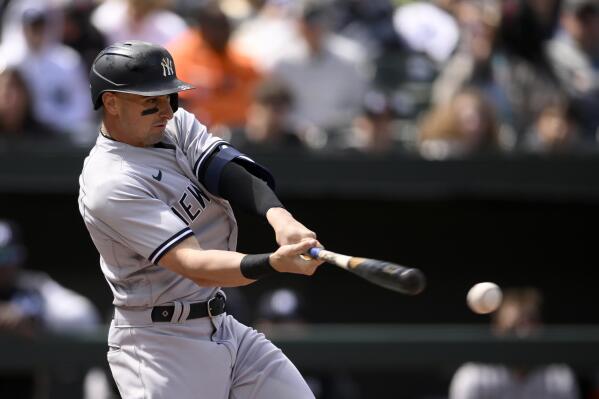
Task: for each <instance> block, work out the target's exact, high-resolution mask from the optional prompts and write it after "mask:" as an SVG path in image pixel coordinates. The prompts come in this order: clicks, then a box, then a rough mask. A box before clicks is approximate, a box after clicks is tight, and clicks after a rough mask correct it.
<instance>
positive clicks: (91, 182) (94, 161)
mask: <svg viewBox="0 0 599 399" xmlns="http://www.w3.org/2000/svg"><path fill="white" fill-rule="evenodd" d="M142 169H144V167H143V166H141V165H139V164H136V163H132V162H128V161H127V160H126V159H124V158H123V157H121V156H118V155H117V154H114V153H110V152H103V151H99V150H98V149H94V150H92V152H91V153H90V155H89V156H88V157H87V159H86V160H85V165H84V168H83V171H82V173H81V179H80V186H81V189H82V190H83V191H85V194H86V197H87V198H88V201H89V203H88V205H89V206H91V207H94V205H101V204H102V202H103V201H104V200H105V199H107V198H111V197H114V196H115V195H119V193H128V194H131V195H133V194H134V193H135V192H141V191H144V190H145V187H144V184H143V181H144V179H143V174H144V170H142Z"/></svg>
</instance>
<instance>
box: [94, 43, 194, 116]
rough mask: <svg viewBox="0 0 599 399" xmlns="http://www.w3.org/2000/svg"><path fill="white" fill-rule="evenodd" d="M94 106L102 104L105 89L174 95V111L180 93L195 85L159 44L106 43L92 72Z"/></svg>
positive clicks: (140, 93) (172, 103) (141, 93)
mask: <svg viewBox="0 0 599 399" xmlns="http://www.w3.org/2000/svg"><path fill="white" fill-rule="evenodd" d="M89 75H90V76H89V80H90V87H91V95H92V101H93V103H94V109H98V108H100V107H101V106H102V93H105V92H107V91H115V92H119V93H131V94H138V95H140V96H162V95H166V94H170V95H171V107H172V108H173V112H174V111H176V110H177V108H178V106H179V101H178V95H177V93H178V92H180V91H183V90H189V89H193V88H194V87H193V86H192V85H190V84H188V83H185V82H183V81H181V80H179V79H178V78H177V74H176V73H175V63H174V62H173V57H172V56H171V55H170V53H169V52H168V51H167V50H166V49H165V48H164V47H162V46H158V45H156V44H152V43H147V42H142V41H137V40H131V41H126V42H119V43H115V44H112V45H110V46H108V47H106V48H105V49H104V50H102V51H101V52H100V54H98V56H97V57H96V59H95V60H94V63H93V65H92V67H91V71H90V74H89Z"/></svg>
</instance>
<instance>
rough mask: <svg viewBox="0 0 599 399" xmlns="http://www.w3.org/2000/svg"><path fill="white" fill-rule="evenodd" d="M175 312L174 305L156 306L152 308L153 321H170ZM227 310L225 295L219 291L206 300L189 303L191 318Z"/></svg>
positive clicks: (189, 317) (215, 314)
mask: <svg viewBox="0 0 599 399" xmlns="http://www.w3.org/2000/svg"><path fill="white" fill-rule="evenodd" d="M174 312H175V306H174V305H167V306H154V308H153V309H152V321H154V322H157V321H165V322H166V321H168V322H170V321H171V320H172V318H173V313H174ZM224 312H225V296H224V295H223V294H221V293H220V292H218V293H217V294H216V295H215V296H214V298H212V299H210V300H208V301H206V302H195V303H192V304H190V305H189V316H187V320H189V319H199V318H201V317H207V316H210V317H213V316H218V315H219V314H222V313H224Z"/></svg>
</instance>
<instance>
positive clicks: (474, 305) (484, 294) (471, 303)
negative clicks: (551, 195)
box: [466, 282, 503, 314]
mask: <svg viewBox="0 0 599 399" xmlns="http://www.w3.org/2000/svg"><path fill="white" fill-rule="evenodd" d="M502 299H503V293H502V292H501V288H499V286H498V285H497V284H495V283H491V282H484V283H478V284H475V285H474V286H473V287H472V288H470V291H468V295H467V296H466V302H467V303H468V307H470V309H471V310H472V311H473V312H474V313H478V314H486V313H492V312H494V311H496V310H497V308H499V305H501V300H502Z"/></svg>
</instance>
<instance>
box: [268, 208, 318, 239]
mask: <svg viewBox="0 0 599 399" xmlns="http://www.w3.org/2000/svg"><path fill="white" fill-rule="evenodd" d="M266 219H267V220H268V223H269V224H270V225H271V226H272V228H273V230H274V231H275V235H276V238H277V243H278V244H279V245H286V244H294V243H298V242H300V241H301V240H303V239H305V238H316V233H314V232H313V231H312V230H310V229H308V228H307V227H306V226H304V225H303V224H301V223H300V222H298V221H297V220H296V219H295V218H294V217H293V215H292V214H291V213H289V211H287V210H286V209H285V208H277V207H274V208H270V209H269V210H268V211H267V212H266Z"/></svg>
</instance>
